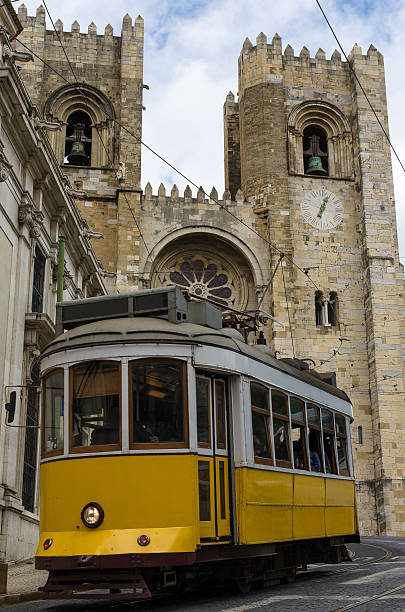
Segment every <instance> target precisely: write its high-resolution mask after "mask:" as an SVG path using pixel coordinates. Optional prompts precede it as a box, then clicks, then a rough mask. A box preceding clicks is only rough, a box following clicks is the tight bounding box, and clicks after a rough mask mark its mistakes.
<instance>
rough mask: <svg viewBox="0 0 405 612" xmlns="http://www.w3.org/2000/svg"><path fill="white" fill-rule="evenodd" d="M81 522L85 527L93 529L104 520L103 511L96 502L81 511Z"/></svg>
mask: <svg viewBox="0 0 405 612" xmlns="http://www.w3.org/2000/svg"><path fill="white" fill-rule="evenodd" d="M81 516H82V521H83V523H84V525H86V527H90V528H91V529H93V528H94V527H98V526H99V525H101V523H102V522H103V520H104V510H103V509H102V507H101V506H100V504H97V503H96V502H90V503H89V504H87V505H86V506H84V508H83V510H82V514H81Z"/></svg>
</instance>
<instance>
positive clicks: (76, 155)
mask: <svg viewBox="0 0 405 612" xmlns="http://www.w3.org/2000/svg"><path fill="white" fill-rule="evenodd" d="M67 159H68V162H69V164H73V165H74V166H88V164H89V158H88V157H87V155H86V153H85V150H84V144H83V143H82V141H81V140H75V141H74V142H73V143H72V149H71V151H70V153H69V155H68V156H67Z"/></svg>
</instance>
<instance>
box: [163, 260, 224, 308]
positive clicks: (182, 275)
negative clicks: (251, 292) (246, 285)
mask: <svg viewBox="0 0 405 612" xmlns="http://www.w3.org/2000/svg"><path fill="white" fill-rule="evenodd" d="M163 283H164V284H173V283H174V284H175V285H178V286H179V287H181V288H183V289H187V291H189V292H190V293H193V294H194V295H196V296H198V297H201V298H208V299H210V300H213V301H214V302H217V303H218V304H220V305H221V306H233V305H234V302H235V296H234V289H235V285H234V282H233V279H232V277H231V276H230V274H229V272H228V271H227V270H226V269H224V267H223V266H221V265H220V264H219V263H215V262H213V261H209V260H208V258H207V259H206V258H200V257H199V258H196V259H186V260H183V261H181V262H176V263H175V264H174V265H173V266H171V269H170V273H169V275H168V277H166V276H165V278H164V279H163Z"/></svg>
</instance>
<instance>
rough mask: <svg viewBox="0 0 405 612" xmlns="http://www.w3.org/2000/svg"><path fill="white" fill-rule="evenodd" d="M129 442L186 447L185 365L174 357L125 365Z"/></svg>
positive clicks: (166, 446) (142, 444) (165, 446)
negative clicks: (129, 419) (129, 424)
mask: <svg viewBox="0 0 405 612" xmlns="http://www.w3.org/2000/svg"><path fill="white" fill-rule="evenodd" d="M129 382H130V390H129V394H130V415H131V416H130V418H131V445H135V448H136V447H138V448H142V447H145V445H146V447H150V445H158V446H159V445H161V446H162V447H163V448H181V447H184V446H186V444H187V442H188V440H187V439H186V426H185V422H186V421H185V414H186V410H187V391H186V389H187V387H186V364H185V363H184V362H179V361H175V360H174V359H173V360H171V359H166V360H159V361H157V360H153V361H152V360H150V361H132V362H131V363H130V364H129Z"/></svg>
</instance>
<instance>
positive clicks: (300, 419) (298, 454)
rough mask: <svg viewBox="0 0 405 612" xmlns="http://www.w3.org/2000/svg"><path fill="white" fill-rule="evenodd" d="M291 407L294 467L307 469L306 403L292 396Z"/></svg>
mask: <svg viewBox="0 0 405 612" xmlns="http://www.w3.org/2000/svg"><path fill="white" fill-rule="evenodd" d="M290 409H291V438H292V445H293V454H294V468H295V469H296V470H307V469H308V457H307V441H306V427H305V404H304V402H303V401H302V400H300V399H298V398H297V397H291V398H290Z"/></svg>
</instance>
